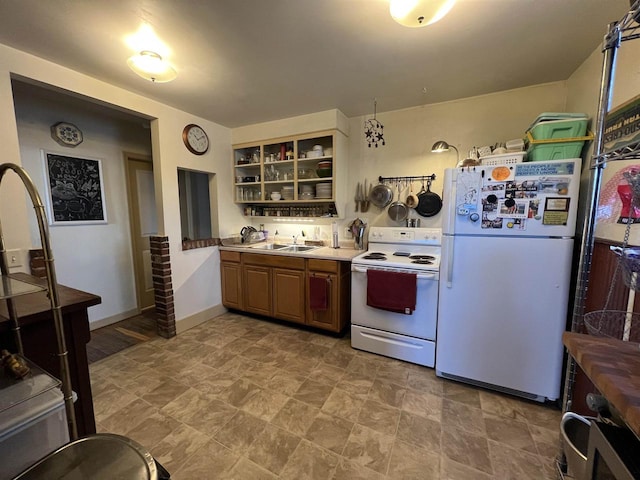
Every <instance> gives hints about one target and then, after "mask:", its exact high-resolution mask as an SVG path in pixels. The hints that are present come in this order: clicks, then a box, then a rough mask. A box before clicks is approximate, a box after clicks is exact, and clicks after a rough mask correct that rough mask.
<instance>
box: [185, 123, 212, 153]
mask: <svg viewBox="0 0 640 480" xmlns="http://www.w3.org/2000/svg"><path fill="white" fill-rule="evenodd" d="M182 140H183V141H184V144H185V146H186V147H187V149H188V150H189V151H190V152H191V153H193V154H195V155H202V154H204V153H206V152H207V150H209V137H208V136H207V134H206V132H205V131H204V129H203V128H202V127H201V126H199V125H194V124H193V123H191V124H189V125H187V126H186V127H184V130H183V131H182Z"/></svg>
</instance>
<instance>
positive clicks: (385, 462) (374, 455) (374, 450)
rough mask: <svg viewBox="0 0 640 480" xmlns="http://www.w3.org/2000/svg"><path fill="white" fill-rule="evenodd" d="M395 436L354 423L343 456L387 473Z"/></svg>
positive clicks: (379, 471) (381, 472)
mask: <svg viewBox="0 0 640 480" xmlns="http://www.w3.org/2000/svg"><path fill="white" fill-rule="evenodd" d="M394 440H395V438H394V436H393V435H385V434H383V433H380V432H376V431H375V430H373V429H371V428H368V427H364V426H362V425H354V427H353V429H352V430H351V434H350V435H349V439H348V440H347V443H346V445H345V446H344V450H343V452H342V456H343V457H345V458H348V459H349V460H351V462H352V463H354V464H356V465H360V466H362V467H367V468H370V469H371V470H374V471H376V472H378V473H380V474H385V473H386V471H387V467H388V466H389V458H390V457H391V449H392V448H393V442H394Z"/></svg>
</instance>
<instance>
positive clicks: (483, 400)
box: [480, 390, 526, 421]
mask: <svg viewBox="0 0 640 480" xmlns="http://www.w3.org/2000/svg"><path fill="white" fill-rule="evenodd" d="M480 406H481V408H482V411H483V412H486V413H488V414H491V415H499V416H501V417H510V418H513V419H514V420H520V421H526V417H525V411H524V408H523V407H522V401H521V400H519V399H516V398H515V397H512V396H510V395H504V394H501V393H496V392H488V391H486V390H481V391H480Z"/></svg>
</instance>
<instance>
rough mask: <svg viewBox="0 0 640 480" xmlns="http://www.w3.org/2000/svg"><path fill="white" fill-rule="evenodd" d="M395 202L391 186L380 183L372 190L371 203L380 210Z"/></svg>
mask: <svg viewBox="0 0 640 480" xmlns="http://www.w3.org/2000/svg"><path fill="white" fill-rule="evenodd" d="M392 200H393V190H392V189H391V187H390V186H389V185H385V184H384V183H379V184H378V185H376V186H375V187H373V188H372V189H371V192H370V193H369V201H370V202H371V203H373V204H374V205H375V206H376V207H378V208H385V207H386V206H388V205H389V204H390V203H391V201H392Z"/></svg>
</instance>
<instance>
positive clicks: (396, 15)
mask: <svg viewBox="0 0 640 480" xmlns="http://www.w3.org/2000/svg"><path fill="white" fill-rule="evenodd" d="M455 3H456V0H391V1H390V2H389V13H391V17H393V19H394V20H395V21H396V22H398V23H399V24H400V25H404V26H405V27H425V26H427V25H431V24H432V23H436V22H437V21H438V20H440V19H441V18H442V17H444V16H445V15H446V14H447V13H449V10H451V9H452V8H453V5H454V4H455Z"/></svg>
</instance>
